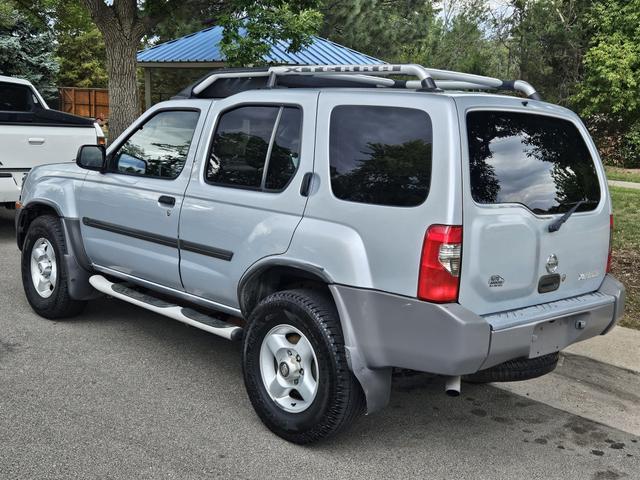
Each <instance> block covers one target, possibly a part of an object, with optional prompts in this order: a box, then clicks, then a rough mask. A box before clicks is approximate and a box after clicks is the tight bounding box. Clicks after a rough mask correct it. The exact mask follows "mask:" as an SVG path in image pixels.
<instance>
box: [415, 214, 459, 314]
mask: <svg viewBox="0 0 640 480" xmlns="http://www.w3.org/2000/svg"><path fill="white" fill-rule="evenodd" d="M461 263H462V226H459V225H431V226H430V227H429V228H428V229H427V233H426V234H425V236H424V243H423V245H422V258H421V259H420V273H419V275H418V298H419V299H420V300H427V301H429V302H436V303H446V302H455V301H457V300H458V290H459V286H460V265H461Z"/></svg>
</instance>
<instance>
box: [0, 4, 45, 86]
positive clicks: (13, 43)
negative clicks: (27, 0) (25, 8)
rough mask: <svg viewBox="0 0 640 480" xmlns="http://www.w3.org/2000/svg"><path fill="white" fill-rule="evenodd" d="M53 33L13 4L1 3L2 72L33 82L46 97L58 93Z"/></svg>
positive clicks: (0, 47)
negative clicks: (19, 10)
mask: <svg viewBox="0 0 640 480" xmlns="http://www.w3.org/2000/svg"><path fill="white" fill-rule="evenodd" d="M53 50H54V44H53V37H52V35H51V33H50V32H49V31H48V30H47V29H46V28H43V27H42V26H40V25H38V23H37V22H33V21H31V19H29V18H28V17H27V16H26V15H23V14H22V13H20V12H18V11H17V10H16V9H14V8H13V6H12V5H10V4H7V3H2V4H0V74H1V75H6V76H10V77H19V78H24V79H26V80H29V81H30V82H32V83H33V84H34V85H35V86H36V88H37V89H38V90H39V91H40V93H41V94H42V95H43V96H44V97H45V98H47V99H50V98H53V97H54V96H55V95H56V88H55V82H54V80H55V75H56V72H57V71H58V64H57V63H56V60H55V57H54V51H53Z"/></svg>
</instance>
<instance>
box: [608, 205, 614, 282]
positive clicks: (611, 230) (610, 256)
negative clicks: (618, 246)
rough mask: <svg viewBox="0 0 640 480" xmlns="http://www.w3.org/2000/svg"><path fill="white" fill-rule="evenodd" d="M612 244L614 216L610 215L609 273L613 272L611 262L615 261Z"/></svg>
mask: <svg viewBox="0 0 640 480" xmlns="http://www.w3.org/2000/svg"><path fill="white" fill-rule="evenodd" d="M612 243H613V214H611V215H609V256H608V257H607V273H610V272H611V260H612V259H613V255H612V254H611V252H612V250H611V248H612V245H611V244H612Z"/></svg>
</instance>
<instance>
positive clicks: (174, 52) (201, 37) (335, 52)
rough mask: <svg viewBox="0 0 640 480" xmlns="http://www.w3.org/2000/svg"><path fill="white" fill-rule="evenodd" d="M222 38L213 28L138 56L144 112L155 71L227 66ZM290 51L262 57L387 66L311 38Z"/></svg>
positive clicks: (280, 48)
mask: <svg viewBox="0 0 640 480" xmlns="http://www.w3.org/2000/svg"><path fill="white" fill-rule="evenodd" d="M222 34H223V28H222V27H217V26H216V27H211V28H207V29H205V30H201V31H199V32H196V33H192V34H190V35H186V36H184V37H181V38H178V39H176V40H171V41H169V42H165V43H161V44H159V45H155V46H153V47H150V48H147V49H145V50H142V51H140V52H138V66H139V67H141V68H142V69H143V71H144V87H145V88H144V91H145V95H144V97H145V108H149V107H150V106H151V96H152V84H151V72H152V70H154V69H174V71H175V70H177V69H182V70H186V69H197V70H201V69H207V70H212V69H216V68H223V67H225V66H227V65H226V60H225V57H224V55H223V53H222V50H221V48H220V43H221V41H222ZM288 47H289V42H287V41H279V42H277V43H275V44H274V45H273V47H272V48H271V51H270V52H269V54H267V55H266V56H265V57H263V60H264V61H265V62H267V63H269V64H272V65H349V64H360V65H363V64H364V65H370V64H380V63H385V62H383V61H381V60H379V59H377V58H374V57H370V56H369V55H365V54H364V53H360V52H357V51H355V50H352V49H350V48H347V47H345V46H343V45H339V44H337V43H334V42H332V41H330V40H327V39H325V38H320V37H316V36H313V37H312V39H311V43H310V44H309V46H307V47H305V48H303V49H302V50H300V51H299V52H297V53H289V52H287V48H288ZM165 71H167V70H165ZM202 73H203V72H201V73H200V74H199V75H197V76H196V78H198V77H199V76H201V75H202ZM194 80H195V78H194Z"/></svg>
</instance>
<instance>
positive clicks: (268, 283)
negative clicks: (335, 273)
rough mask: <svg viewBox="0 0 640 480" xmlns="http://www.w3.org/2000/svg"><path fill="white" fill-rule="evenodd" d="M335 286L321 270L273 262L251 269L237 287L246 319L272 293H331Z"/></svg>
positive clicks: (289, 262) (287, 260)
mask: <svg viewBox="0 0 640 480" xmlns="http://www.w3.org/2000/svg"><path fill="white" fill-rule="evenodd" d="M332 283H334V282H333V279H332V278H331V276H330V275H329V274H328V273H327V272H326V271H325V270H324V269H323V268H322V267H318V266H316V265H312V264H309V263H306V262H300V261H296V260H291V259H270V260H267V261H263V262H260V263H258V264H255V265H254V266H253V267H251V268H250V269H249V270H247V272H245V274H244V275H243V276H242V278H241V279H240V282H239V283H238V303H239V304H240V310H241V311H242V315H243V316H244V318H248V317H249V315H250V314H251V312H252V311H253V309H254V308H255V307H256V305H257V304H258V303H259V302H260V300H262V299H263V298H265V297H266V296H268V295H270V294H271V293H273V292H276V291H278V290H283V289H289V288H295V287H301V286H304V287H307V288H315V289H323V290H326V292H327V293H329V294H330V292H329V285H330V284H332Z"/></svg>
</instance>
